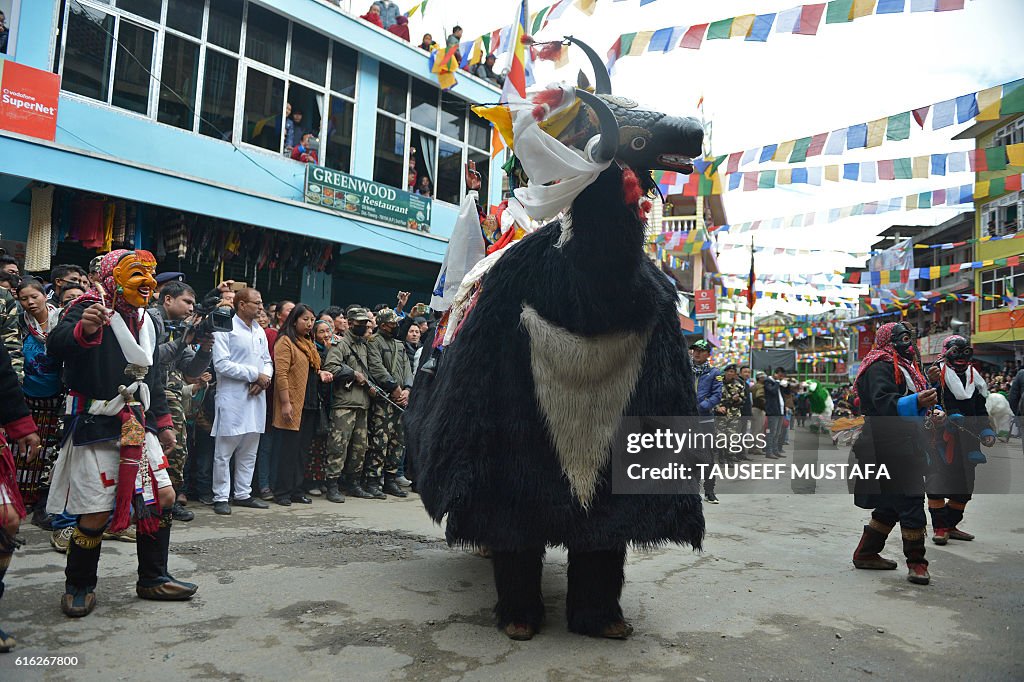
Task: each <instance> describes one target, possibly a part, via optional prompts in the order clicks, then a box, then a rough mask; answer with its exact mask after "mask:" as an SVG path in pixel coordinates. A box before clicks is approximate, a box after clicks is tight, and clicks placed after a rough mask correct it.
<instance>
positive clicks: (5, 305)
mask: <svg viewBox="0 0 1024 682" xmlns="http://www.w3.org/2000/svg"><path fill="white" fill-rule="evenodd" d="M0 341H3V344H4V347H5V348H6V349H7V354H8V355H10V356H11V367H12V368H13V369H14V372H15V374H17V375H18V381H21V378H22V372H23V370H24V364H25V361H24V358H23V357H22V354H21V335H20V334H19V333H18V302H17V301H16V300H15V299H14V295H13V294H11V292H9V291H8V290H7V289H4V288H3V287H0Z"/></svg>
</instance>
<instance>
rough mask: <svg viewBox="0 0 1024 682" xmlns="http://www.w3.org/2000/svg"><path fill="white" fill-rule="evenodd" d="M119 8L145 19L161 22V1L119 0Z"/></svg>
mask: <svg viewBox="0 0 1024 682" xmlns="http://www.w3.org/2000/svg"><path fill="white" fill-rule="evenodd" d="M117 7H118V9H123V10H124V11H126V12H132V13H133V14H138V15H139V16H140V17H142V18H143V19H149V20H150V21H160V0H117Z"/></svg>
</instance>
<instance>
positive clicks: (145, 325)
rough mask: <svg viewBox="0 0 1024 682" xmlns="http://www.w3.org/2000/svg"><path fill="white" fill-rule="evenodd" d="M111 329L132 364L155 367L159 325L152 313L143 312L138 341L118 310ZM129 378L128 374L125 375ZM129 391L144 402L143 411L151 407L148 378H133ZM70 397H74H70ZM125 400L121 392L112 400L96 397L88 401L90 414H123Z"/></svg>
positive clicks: (111, 323)
mask: <svg viewBox="0 0 1024 682" xmlns="http://www.w3.org/2000/svg"><path fill="white" fill-rule="evenodd" d="M110 330H111V331H112V332H114V337H115V338H116V339H117V344H118V345H119V346H120V347H121V352H122V353H124V358H125V360H127V361H128V363H129V364H132V365H139V366H140V367H152V366H153V349H154V348H155V346H156V327H155V326H154V325H153V320H152V319H150V317H149V315H147V314H146V313H145V311H142V325H141V326H140V327H139V340H138V341H136V340H135V336H134V335H133V334H132V332H131V330H130V329H128V323H126V322H125V321H124V317H122V316H121V315H120V314H119V313H114V314H113V315H112V316H111V317H110ZM126 377H127V375H126ZM126 390H127V391H128V393H129V394H131V395H135V396H136V397H137V398H138V401H139V402H140V403H142V409H143V411H145V410H148V409H149V400H150V395H149V384H147V383H146V382H145V380H144V379H143V380H139V381H133V382H132V383H131V384H128V386H127V389H126ZM68 400H71V397H70V396H69V397H68ZM124 405H125V399H124V396H123V395H121V394H120V393H118V395H117V396H115V397H113V398H111V399H110V400H93V401H92V402H91V403H90V404H89V414H99V415H106V416H108V417H111V416H114V415H116V414H120V412H121V410H122V409H124Z"/></svg>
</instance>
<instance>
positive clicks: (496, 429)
mask: <svg viewBox="0 0 1024 682" xmlns="http://www.w3.org/2000/svg"><path fill="white" fill-rule="evenodd" d="M684 146H688V147H691V148H692V141H691V143H690V145H684ZM697 149H698V150H699V137H698V139H697ZM690 153H691V154H692V153H694V152H692V151H691V152H690ZM627 172H629V171H628V170H627V171H624V170H623V168H621V167H620V166H619V165H618V164H617V163H615V162H613V163H612V164H611V166H610V167H609V168H608V169H606V170H605V171H604V172H603V173H602V174H601V175H600V176H599V177H598V178H597V179H596V180H595V181H594V182H593V183H592V184H591V185H590V186H589V187H587V188H586V189H585V190H584V191H583V192H582V193H581V194H580V195H579V196H578V197H577V198H576V200H575V202H574V203H573V205H572V210H571V215H572V230H573V236H572V238H571V239H570V240H569V241H568V242H567V243H565V244H564V245H562V246H561V247H556V246H555V243H556V242H557V241H558V239H559V235H560V234H561V225H560V223H559V222H557V221H556V222H554V223H551V224H548V225H547V226H545V227H543V228H541V229H540V230H538V231H537V232H535V233H534V234H532V235H529V236H527V237H526V238H524V239H523V240H522V241H521V242H520V243H518V244H516V245H515V246H514V247H512V248H511V249H510V250H509V252H508V253H507V254H505V255H504V256H502V258H500V259H499V260H498V262H497V263H496V264H495V265H494V266H493V268H492V269H491V270H490V271H489V272H488V273H487V274H486V275H485V276H484V278H483V280H482V282H481V291H480V294H479V298H478V300H477V302H476V304H475V307H474V308H473V309H472V311H471V312H470V313H469V314H468V317H467V318H466V320H465V323H464V325H463V327H462V328H461V330H460V331H459V333H458V335H457V337H456V338H455V340H454V341H453V342H452V343H451V344H450V345H449V346H448V347H446V348H445V349H444V352H443V353H442V354H441V356H440V358H439V360H438V364H437V367H436V373H435V374H434V375H433V376H431V375H429V374H424V373H422V372H421V373H420V374H419V376H417V377H416V381H415V384H414V387H413V395H412V397H411V400H410V408H409V410H408V411H407V412H406V414H405V427H406V433H407V434H408V439H407V446H408V450H407V451H408V454H409V458H410V463H411V465H412V466H413V468H414V470H415V476H416V485H417V489H418V491H419V493H420V495H421V496H422V499H423V503H424V506H425V507H426V509H427V511H428V513H429V514H430V516H431V517H432V518H433V519H434V520H435V521H437V522H439V523H440V522H441V520H442V519H444V518H447V528H446V537H447V540H448V542H449V543H450V544H455V545H467V546H484V547H487V548H490V549H491V550H492V552H493V557H494V574H495V582H496V586H497V589H498V605H497V607H496V609H495V611H496V615H497V617H498V625H499V627H505V626H508V625H510V624H512V625H516V624H521V625H526V626H528V627H529V628H530V629H531V630H532V631H535V630H536V629H537V628H538V627H539V625H540V622H541V620H542V618H543V602H542V598H541V593H540V580H541V567H542V556H543V553H544V550H545V548H546V547H547V546H558V545H560V546H564V547H566V548H567V549H568V550H569V571H568V577H569V589H568V597H567V611H568V618H569V629H570V630H572V631H574V632H580V633H584V634H592V635H597V634H605V635H606V636H619V635H621V634H623V632H622V629H619V630H617V631H616V634H608V627H609V626H615V625H622V626H624V627H625V628H628V626H626V625H625V624H624V621H623V617H622V612H621V609H620V608H619V604H618V597H619V594H620V591H621V588H622V584H623V565H624V562H625V552H626V548H627V545H633V546H637V547H653V546H657V545H662V544H665V543H669V542H673V543H680V544H683V543H688V544H690V545H692V546H693V547H694V548H695V549H699V548H700V547H701V540H702V538H703V535H704V517H703V513H702V510H701V501H700V497H699V495H697V494H695V493H694V494H680V495H612V494H611V480H610V463H609V461H608V459H606V460H605V463H604V465H603V466H602V467H601V469H600V473H599V477H598V483H597V487H596V489H595V492H594V495H593V498H592V499H591V500H590V503H589V505H588V506H587V507H586V508H585V507H584V506H583V505H582V504H581V502H580V500H579V499H578V498H577V496H576V495H575V494H574V491H573V490H572V487H571V485H570V482H569V480H568V478H567V476H566V474H565V473H564V472H563V470H562V466H561V463H560V459H559V453H558V452H557V451H556V448H555V446H554V445H553V440H552V436H551V435H550V431H549V428H548V425H547V423H546V422H545V417H544V416H543V413H542V410H541V407H540V405H539V403H538V400H537V398H536V397H535V386H534V377H533V373H532V370H531V345H530V344H531V340H530V337H529V334H528V332H527V330H526V329H525V328H524V326H523V324H522V322H521V315H522V314H523V311H524V306H527V305H528V306H531V307H532V308H533V309H535V310H536V311H537V313H538V314H539V315H540V317H541V318H543V320H545V321H546V322H547V323H549V324H551V325H554V326H556V327H558V328H560V329H562V330H566V331H568V332H570V333H571V334H573V335H576V336H579V337H586V338H588V339H593V338H595V337H602V336H605V335H611V334H619V333H627V332H637V333H643V332H645V331H646V330H650V331H651V333H650V336H649V337H648V338H649V341H648V342H647V344H646V347H645V348H644V347H637V348H636V352H637V353H643V354H644V356H643V361H642V364H641V367H640V372H639V377H638V379H637V381H636V382H635V385H634V388H633V392H632V396H631V398H629V399H628V401H627V403H626V404H625V405H624V406H623V409H622V411H621V414H622V415H625V416H644V415H653V416H658V415H673V416H674V415H695V414H696V413H697V407H696V396H695V392H694V384H693V372H692V369H691V364H690V359H689V356H688V354H687V350H686V347H685V344H684V342H683V337H682V334H681V332H680V329H679V321H678V317H677V314H676V300H677V299H676V292H675V289H674V287H673V286H672V284H671V283H670V282H669V281H668V279H667V278H666V277H665V276H664V275H663V274H662V273H661V272H660V271H659V270H658V268H657V267H656V266H655V265H654V264H653V263H652V262H651V261H650V260H649V259H648V258H647V257H646V255H645V254H644V251H643V244H644V223H643V222H642V221H641V219H640V217H639V215H638V212H637V207H636V203H635V200H634V201H633V203H632V204H631V203H630V202H629V201H627V200H626V198H625V194H624V190H623V187H624V174H625V173H627ZM638 175H640V176H641V178H643V180H641V182H642V183H644V184H645V185H646V187H651V186H652V183H651V181H650V178H649V175H648V173H647V171H646V169H644V170H639V171H638ZM626 184H627V185H628V184H629V182H628V181H627V183H626ZM646 187H645V188H646ZM588 390H590V387H588V386H587V385H579V386H573V387H571V391H572V392H573V393H574V394H578V395H582V396H584V397H586V396H587V394H588ZM609 455H610V448H609ZM532 631H531V632H529V635H530V636H532ZM506 632H507V633H508V632H509V630H508V629H506ZM509 634H510V636H513V635H512V634H511V633H509ZM625 634H628V632H626V633H625ZM524 638H528V637H524Z"/></svg>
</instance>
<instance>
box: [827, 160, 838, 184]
mask: <svg viewBox="0 0 1024 682" xmlns="http://www.w3.org/2000/svg"><path fill="white" fill-rule="evenodd" d="M825 179H826V180H828V181H829V182H839V166H837V165H835V164H833V165H830V166H825Z"/></svg>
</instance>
